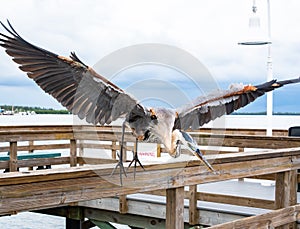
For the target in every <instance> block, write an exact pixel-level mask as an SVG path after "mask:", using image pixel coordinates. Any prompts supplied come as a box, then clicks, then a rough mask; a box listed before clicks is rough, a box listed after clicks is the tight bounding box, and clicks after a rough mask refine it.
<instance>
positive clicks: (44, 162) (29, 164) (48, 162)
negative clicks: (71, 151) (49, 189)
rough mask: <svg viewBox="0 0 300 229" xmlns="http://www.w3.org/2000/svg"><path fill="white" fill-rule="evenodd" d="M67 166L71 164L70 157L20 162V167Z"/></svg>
mask: <svg viewBox="0 0 300 229" xmlns="http://www.w3.org/2000/svg"><path fill="white" fill-rule="evenodd" d="M64 164H65V165H66V164H70V157H58V158H40V159H31V160H21V161H18V167H20V168H22V167H34V166H39V165H64Z"/></svg>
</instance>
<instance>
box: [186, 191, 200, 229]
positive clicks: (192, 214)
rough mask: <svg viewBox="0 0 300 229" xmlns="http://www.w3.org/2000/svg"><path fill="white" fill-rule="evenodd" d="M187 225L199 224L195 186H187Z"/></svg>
mask: <svg viewBox="0 0 300 229" xmlns="http://www.w3.org/2000/svg"><path fill="white" fill-rule="evenodd" d="M188 194H189V224H190V225H196V224H198V223H199V214H198V210H197V185H190V186H189V192H188Z"/></svg>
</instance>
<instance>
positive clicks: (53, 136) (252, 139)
mask: <svg viewBox="0 0 300 229" xmlns="http://www.w3.org/2000/svg"><path fill="white" fill-rule="evenodd" d="M240 133H242V134H240ZM245 133H247V135H245ZM257 133H260V134H263V133H264V132H263V131H260V130H250V129H249V130H234V129H230V130H228V129H227V130H222V129H219V130H216V129H214V130H210V129H205V130H201V131H199V132H192V133H191V134H192V136H193V137H194V138H195V139H196V140H197V142H198V143H199V145H200V146H202V147H203V146H209V147H216V146H217V149H206V150H204V151H205V152H206V154H207V158H208V160H210V161H213V166H214V168H215V169H216V170H217V171H218V173H217V174H212V173H209V172H207V171H206V170H205V168H204V167H203V166H199V165H200V162H199V161H197V160H195V161H193V160H192V161H188V162H187V161H184V162H182V161H179V162H176V163H166V164H160V163H159V164H158V163H156V164H155V163H154V164H153V163H150V164H147V163H145V166H146V171H145V172H143V173H139V174H138V176H137V180H134V181H133V180H132V179H129V178H124V182H125V183H126V185H125V186H124V187H120V186H119V185H117V184H118V182H119V176H118V175H114V176H112V177H110V174H111V171H112V169H113V168H114V165H115V156H116V151H117V150H119V143H118V142H119V139H121V132H120V128H119V127H93V126H32V127H28V126H19V127H0V143H2V144H6V145H4V146H1V147H0V152H7V151H10V161H9V162H5V161H3V162H0V169H5V168H9V169H10V171H16V170H17V168H20V167H34V166H38V165H42V164H45V163H47V164H51V165H62V164H65V165H69V166H71V167H74V166H77V165H82V164H93V165H92V166H89V167H86V166H83V167H78V168H67V167H65V168H61V169H57V170H55V169H54V170H49V171H47V172H40V171H34V172H30V173H8V174H3V175H0V199H1V201H0V206H1V208H0V215H3V214H9V213H11V212H13V211H23V210H35V209H41V208H45V207H47V208H49V207H52V206H65V205H68V204H70V203H74V202H77V201H83V200H91V199H96V198H103V197H112V196H115V195H118V196H121V199H120V200H121V201H122V203H123V205H122V206H124V203H125V205H126V195H128V194H132V193H137V192H147V193H151V194H155V195H166V196H167V199H170V198H171V199H173V200H175V199H178V200H180V201H181V202H180V201H179V203H177V202H175V205H174V203H173V204H172V203H167V215H168V216H169V217H170V216H174V217H175V216H176V220H177V221H176V220H175V221H174V222H173V221H172V222H171V220H170V219H169V220H168V218H167V225H168V226H169V227H170V228H173V226H176V223H179V224H180V225H181V221H180V214H181V213H180V212H181V210H182V209H180V208H182V205H183V198H184V197H186V198H188V199H189V200H190V224H197V222H199V218H197V214H196V211H197V210H196V207H195V206H196V204H195V203H196V202H197V201H198V200H203V201H212V202H219V203H229V204H237V205H241V206H248V207H258V208H265V209H280V208H288V207H289V206H293V205H295V204H296V200H295V196H296V187H295V186H296V182H297V169H299V168H300V148H298V147H300V139H299V138H296V137H287V131H278V132H276V133H280V134H281V135H277V136H274V137H268V136H263V135H260V136H258V135H256V134H257ZM44 141H51V142H50V143H49V142H44ZM125 141H126V143H128V144H127V145H131V146H127V149H128V150H132V145H133V143H134V137H133V136H132V135H131V133H130V132H129V131H127V132H126V135H125ZM129 143H130V144H129ZM227 147H230V148H227ZM232 147H234V149H232ZM86 148H96V149H105V150H110V151H111V154H112V157H111V159H103V158H101V157H98V158H87V157H85V156H84V154H80V153H81V152H82V151H84V150H85V149H86ZM157 148H158V150H159V151H161V150H162V151H163V146H161V147H157ZM60 149H61V150H66V149H67V154H66V155H64V156H62V157H60V158H53V159H34V160H26V161H25V160H24V161H18V160H17V159H16V158H17V157H16V155H17V154H18V152H20V151H28V152H32V151H34V150H60ZM249 149H255V150H256V151H251V150H249ZM257 149H264V150H263V151H257ZM270 149H271V150H270ZM244 151H246V152H244ZM158 153H159V152H158ZM112 162H113V164H111V163H112ZM108 163H109V164H108ZM99 164H106V165H99ZM178 169H179V170H178ZM174 171H177V172H176V176H173V175H172V174H174ZM45 174H47V176H45ZM162 174H165V175H168V174H170V177H171V178H170V179H165V180H164V179H160V178H161V175H162ZM275 174H276V175H275ZM171 175H172V176H171ZM253 176H255V177H256V178H257V177H259V178H260V177H261V176H267V178H268V179H270V178H271V179H274V180H276V188H275V200H274V201H270V200H261V199H255V198H247V197H239V198H237V197H234V196H228V195H223V196H222V195H214V194H211V193H199V192H197V191H195V190H196V188H195V187H196V185H197V184H200V183H207V182H215V181H221V180H228V179H234V178H245V177H253ZM107 177H109V178H107ZM149 177H151V179H157V182H153V180H152V182H151V181H148V180H149ZM298 177H299V176H298ZM108 180H109V182H108ZM298 180H299V178H298ZM184 186H189V188H190V191H184V189H183V187H184ZM41 187H43V188H42V190H41ZM44 187H47V188H44ZM44 189H45V190H44ZM43 190H44V191H43ZM49 190H52V191H49ZM24 198H27V200H28V202H24ZM32 198H33V199H34V201H31V202H30V200H33V199H32ZM39 200H40V201H41V202H38V201H39ZM9 201H14V203H15V205H13V204H10V202H9ZM176 203H177V204H178V206H177V205H176ZM124 209H125V210H124ZM124 209H120V210H121V211H123V213H126V208H124ZM291 209H293V210H294V211H295V212H298V210H299V207H294V208H291ZM283 211H284V210H283ZM279 213H280V212H279ZM274 214H275V213H274ZM177 216H178V217H179V218H177ZM272 217H273V216H272ZM173 219H174V218H173ZM295 219H297V217H294V218H292V220H290V221H286V220H283V219H282V220H280V222H278V218H276V220H277V221H276V223H274V225H284V224H286V223H290V222H293V221H295ZM178 220H179V221H178ZM232 225H233V224H232ZM236 225H238V223H237V224H236ZM174 228H181V227H177V226H176V227H174ZM227 228H230V226H228V227H227Z"/></svg>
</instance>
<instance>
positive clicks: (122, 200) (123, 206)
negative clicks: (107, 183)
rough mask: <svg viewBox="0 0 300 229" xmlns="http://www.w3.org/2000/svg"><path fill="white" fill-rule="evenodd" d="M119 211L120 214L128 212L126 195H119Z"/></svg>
mask: <svg viewBox="0 0 300 229" xmlns="http://www.w3.org/2000/svg"><path fill="white" fill-rule="evenodd" d="M119 212H120V213H121V214H126V213H128V202H127V196H126V195H121V196H119Z"/></svg>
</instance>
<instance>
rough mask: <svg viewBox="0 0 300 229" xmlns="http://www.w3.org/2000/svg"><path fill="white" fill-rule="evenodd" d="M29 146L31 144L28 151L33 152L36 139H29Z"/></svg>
mask: <svg viewBox="0 0 300 229" xmlns="http://www.w3.org/2000/svg"><path fill="white" fill-rule="evenodd" d="M28 146H29V150H28V153H33V150H34V149H33V147H34V141H32V140H30V141H28Z"/></svg>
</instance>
